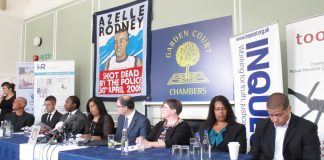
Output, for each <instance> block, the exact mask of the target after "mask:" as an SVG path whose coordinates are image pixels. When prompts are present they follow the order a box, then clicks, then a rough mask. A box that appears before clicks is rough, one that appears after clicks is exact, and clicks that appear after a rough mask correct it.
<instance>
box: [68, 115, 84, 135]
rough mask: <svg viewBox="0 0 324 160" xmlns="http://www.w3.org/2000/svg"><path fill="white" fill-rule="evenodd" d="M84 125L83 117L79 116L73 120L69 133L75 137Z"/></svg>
mask: <svg viewBox="0 0 324 160" xmlns="http://www.w3.org/2000/svg"><path fill="white" fill-rule="evenodd" d="M84 125H85V119H84V116H83V115H79V116H76V117H75V120H74V121H73V122H72V127H71V133H72V134H73V135H76V134H77V133H79V132H80V131H81V130H82V129H83V128H84Z"/></svg>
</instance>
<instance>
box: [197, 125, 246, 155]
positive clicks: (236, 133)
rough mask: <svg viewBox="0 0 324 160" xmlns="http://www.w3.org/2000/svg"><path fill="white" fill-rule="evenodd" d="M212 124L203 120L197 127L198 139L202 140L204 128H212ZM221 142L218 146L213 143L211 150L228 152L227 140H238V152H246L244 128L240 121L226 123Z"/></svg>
mask: <svg viewBox="0 0 324 160" xmlns="http://www.w3.org/2000/svg"><path fill="white" fill-rule="evenodd" d="M212 127H213V125H209V124H208V123H207V122H206V121H205V122H203V123H202V124H201V125H200V127H199V133H200V140H201V141H202V140H203V136H204V130H208V133H209V131H210V130H211V129H212ZM222 135H223V142H221V143H220V144H219V145H218V146H216V145H213V146H212V151H214V152H229V151H228V146H227V145H228V143H229V142H239V143H240V151H239V153H240V154H245V153H246V130H245V126H244V125H243V124H240V123H234V124H227V126H226V131H224V132H223V134H222Z"/></svg>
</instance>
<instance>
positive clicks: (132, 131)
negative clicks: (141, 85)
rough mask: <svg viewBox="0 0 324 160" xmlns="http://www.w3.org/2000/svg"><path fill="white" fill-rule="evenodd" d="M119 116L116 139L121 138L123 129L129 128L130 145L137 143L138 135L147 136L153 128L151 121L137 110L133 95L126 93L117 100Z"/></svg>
mask: <svg viewBox="0 0 324 160" xmlns="http://www.w3.org/2000/svg"><path fill="white" fill-rule="evenodd" d="M116 108H117V112H118V113H119V114H120V116H119V117H118V126H117V131H116V135H115V139H116V141H120V140H121V136H122V130H123V129H126V130H127V137H128V143H129V145H135V140H136V138H137V137H139V136H142V137H145V136H146V135H148V133H149V132H150V130H151V125H150V121H149V120H148V119H147V118H146V117H145V116H144V115H142V114H141V113H139V112H137V111H136V110H135V103H134V99H133V98H132V97H131V96H128V95H124V96H121V97H119V98H118V99H117V102H116Z"/></svg>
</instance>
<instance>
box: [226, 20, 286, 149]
mask: <svg viewBox="0 0 324 160" xmlns="http://www.w3.org/2000/svg"><path fill="white" fill-rule="evenodd" d="M230 43H231V50H232V59H233V69H234V70H233V71H234V90H235V92H234V93H235V94H234V99H235V115H236V117H237V121H238V122H239V123H242V124H245V126H246V131H247V134H246V136H247V139H248V144H249V142H250V141H249V140H250V139H253V133H254V129H255V124H256V122H257V121H259V120H260V119H262V118H265V117H268V112H267V109H266V102H267V100H268V97H269V96H270V95H271V94H272V93H274V92H283V86H282V68H281V55H280V45H279V44H280V40H279V29H278V24H277V23H276V24H273V25H269V26H266V27H263V28H259V29H257V30H254V31H251V32H248V33H245V34H241V35H237V36H234V37H233V38H231V39H230ZM248 146H249V145H248Z"/></svg>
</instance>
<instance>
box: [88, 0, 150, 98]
mask: <svg viewBox="0 0 324 160" xmlns="http://www.w3.org/2000/svg"><path fill="white" fill-rule="evenodd" d="M150 16H151V1H150V0H139V1H135V2H132V3H128V4H125V5H122V6H119V7H115V8H112V9H108V10H104V11H99V12H96V13H95V14H94V16H93V43H94V44H95V59H94V60H95V62H94V63H95V75H94V76H95V77H94V95H95V96H97V97H101V98H104V99H108V100H109V98H116V97H119V96H121V95H130V96H134V97H144V98H146V96H147V95H148V80H147V79H148V78H149V75H148V72H147V64H148V63H149V61H148V60H149V59H150V58H149V57H150V54H149V48H150V47H149V46H150V39H149V35H150V31H151V26H150V23H151V17H150Z"/></svg>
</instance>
